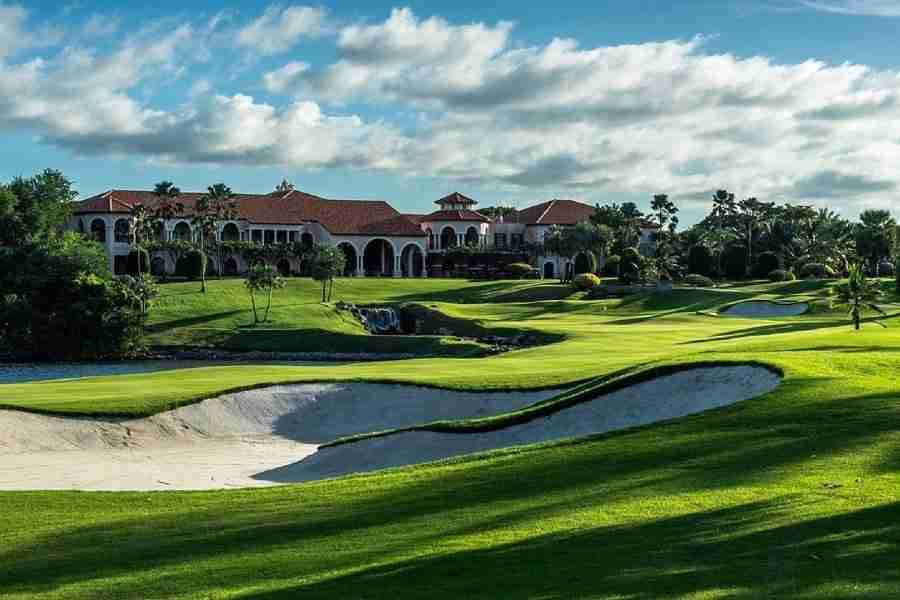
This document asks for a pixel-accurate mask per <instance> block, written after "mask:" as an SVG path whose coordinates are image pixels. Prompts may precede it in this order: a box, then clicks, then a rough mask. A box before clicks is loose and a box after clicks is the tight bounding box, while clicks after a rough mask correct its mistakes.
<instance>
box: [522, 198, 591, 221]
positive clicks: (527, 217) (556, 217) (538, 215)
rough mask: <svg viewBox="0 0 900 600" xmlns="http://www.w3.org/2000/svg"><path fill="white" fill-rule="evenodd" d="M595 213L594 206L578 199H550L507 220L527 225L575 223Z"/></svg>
mask: <svg viewBox="0 0 900 600" xmlns="http://www.w3.org/2000/svg"><path fill="white" fill-rule="evenodd" d="M593 214H594V207H593V206H591V205H590V204H585V203H584V202H578V201H576V200H548V201H547V202H541V203H540V204H535V205H534V206H529V207H528V208H525V209H523V210H520V211H518V213H514V214H512V215H510V216H509V217H508V218H507V219H506V220H507V221H514V222H517V223H524V224H526V225H574V224H576V223H579V222H581V221H586V220H587V219H589V218H590V217H591V215H593Z"/></svg>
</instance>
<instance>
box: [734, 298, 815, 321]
mask: <svg viewBox="0 0 900 600" xmlns="http://www.w3.org/2000/svg"><path fill="white" fill-rule="evenodd" d="M808 310H809V304H807V303H806V302H792V303H787V302H771V301H769V300H748V301H747V302H739V303H738V304H732V305H731V306H729V307H728V308H726V309H724V310H723V311H722V314H723V315H729V316H732V317H756V318H765V317H796V316H798V315H802V314H803V313H805V312H806V311H808Z"/></svg>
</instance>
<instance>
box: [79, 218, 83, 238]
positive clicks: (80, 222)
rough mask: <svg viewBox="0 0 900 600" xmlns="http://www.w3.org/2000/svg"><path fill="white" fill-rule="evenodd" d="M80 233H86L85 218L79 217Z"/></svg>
mask: <svg viewBox="0 0 900 600" xmlns="http://www.w3.org/2000/svg"><path fill="white" fill-rule="evenodd" d="M78 233H80V234H82V235H84V219H78Z"/></svg>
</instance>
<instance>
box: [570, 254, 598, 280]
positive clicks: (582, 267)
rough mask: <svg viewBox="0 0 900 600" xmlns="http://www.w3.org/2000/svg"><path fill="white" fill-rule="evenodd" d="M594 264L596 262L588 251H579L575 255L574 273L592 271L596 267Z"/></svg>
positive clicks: (579, 273)
mask: <svg viewBox="0 0 900 600" xmlns="http://www.w3.org/2000/svg"><path fill="white" fill-rule="evenodd" d="M596 264H597V262H596V260H595V259H594V255H593V254H591V253H589V252H579V253H578V256H576V257H575V267H574V273H575V275H581V274H582V273H593V272H594V270H595V269H596Z"/></svg>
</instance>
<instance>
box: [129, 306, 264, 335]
mask: <svg viewBox="0 0 900 600" xmlns="http://www.w3.org/2000/svg"><path fill="white" fill-rule="evenodd" d="M246 312H247V311H246V310H229V311H223V312H218V313H211V314H206V315H199V316H196V317H185V318H183V319H173V320H170V321H156V322H154V323H150V324H148V325H146V326H145V327H144V330H145V331H146V332H147V333H148V334H156V333H166V332H168V331H172V330H173V329H181V328H184V327H194V326H197V325H205V324H207V323H211V322H213V321H218V320H220V319H227V318H229V317H234V316H236V315H240V314H244V313H246Z"/></svg>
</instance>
